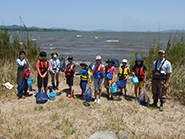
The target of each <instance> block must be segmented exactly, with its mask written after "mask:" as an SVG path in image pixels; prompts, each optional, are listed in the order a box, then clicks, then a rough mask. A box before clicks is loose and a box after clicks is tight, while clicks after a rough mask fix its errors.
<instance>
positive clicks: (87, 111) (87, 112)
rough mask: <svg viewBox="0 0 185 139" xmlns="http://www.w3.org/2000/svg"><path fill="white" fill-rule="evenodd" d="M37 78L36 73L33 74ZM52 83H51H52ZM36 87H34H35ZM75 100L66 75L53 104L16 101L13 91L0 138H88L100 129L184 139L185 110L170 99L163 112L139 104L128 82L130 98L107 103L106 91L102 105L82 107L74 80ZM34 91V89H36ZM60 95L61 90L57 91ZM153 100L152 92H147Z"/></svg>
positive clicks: (0, 121)
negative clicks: (57, 136) (70, 93)
mask: <svg viewBox="0 0 185 139" xmlns="http://www.w3.org/2000/svg"><path fill="white" fill-rule="evenodd" d="M34 75H35V76H36V74H34ZM49 83H50V82H49ZM34 85H35V84H34ZM74 87H75V94H76V95H77V96H76V97H75V98H72V99H69V98H67V97H66V93H64V92H63V91H62V90H63V89H64V88H67V86H66V84H65V80H64V74H61V75H60V91H61V93H62V94H61V95H59V96H57V97H56V99H55V100H54V101H48V102H47V103H45V104H40V105H39V104H36V103H35V97H34V95H33V96H32V97H27V98H23V99H20V100H17V98H16V95H15V94H14V91H16V90H14V91H12V93H11V94H12V96H9V95H8V96H7V97H10V98H11V99H7V98H6V97H4V98H1V100H0V105H1V110H0V136H4V137H6V138H24V139H26V138H29V139H30V138H38V139H43V138H48V139H51V138H54V137H55V135H60V136H62V137H63V138H66V139H73V138H74V139H76V138H79V139H87V138H88V137H89V136H90V135H91V134H93V133H94V132H96V131H98V130H112V129H113V130H115V131H116V133H117V134H118V133H119V131H120V130H121V129H122V130H125V131H131V132H132V133H133V136H130V138H138V139H139V138H159V139H160V138H166V139H168V138H185V124H184V123H185V119H184V117H185V108H184V106H182V105H180V104H179V103H176V102H173V101H171V100H167V103H166V104H165V106H164V108H165V111H164V112H162V113H161V112H159V110H158V109H152V108H147V107H145V106H141V105H139V104H138V103H137V102H136V101H135V100H134V99H133V98H132V97H131V96H134V93H133V85H132V84H131V83H130V80H129V81H128V84H127V88H128V95H130V97H128V98H127V99H125V98H124V97H123V96H119V93H117V94H115V96H114V98H115V101H110V100H107V99H106V98H105V97H104V95H105V93H106V92H105V89H103V93H104V94H103V95H102V98H101V102H100V104H94V103H93V102H90V103H89V104H90V106H89V107H86V106H84V104H83V102H84V101H83V98H80V97H78V94H80V93H81V90H80V87H79V77H75V86H74ZM34 88H35V86H34ZM55 92H56V93H59V91H55ZM147 93H148V94H149V96H150V97H151V93H149V92H147Z"/></svg>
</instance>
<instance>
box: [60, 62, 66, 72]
mask: <svg viewBox="0 0 185 139" xmlns="http://www.w3.org/2000/svg"><path fill="white" fill-rule="evenodd" d="M59 69H60V70H61V71H62V72H64V70H65V69H66V62H65V59H63V60H62V61H61V62H60V67H59Z"/></svg>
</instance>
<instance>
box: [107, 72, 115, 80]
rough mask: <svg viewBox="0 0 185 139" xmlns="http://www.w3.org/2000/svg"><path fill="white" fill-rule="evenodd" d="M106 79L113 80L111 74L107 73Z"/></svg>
mask: <svg viewBox="0 0 185 139" xmlns="http://www.w3.org/2000/svg"><path fill="white" fill-rule="evenodd" d="M105 78H108V79H110V80H111V79H112V78H113V76H112V74H111V72H106V73H105Z"/></svg>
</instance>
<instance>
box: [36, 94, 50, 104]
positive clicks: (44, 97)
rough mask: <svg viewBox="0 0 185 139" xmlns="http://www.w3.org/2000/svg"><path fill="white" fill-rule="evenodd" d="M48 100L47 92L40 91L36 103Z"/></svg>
mask: <svg viewBox="0 0 185 139" xmlns="http://www.w3.org/2000/svg"><path fill="white" fill-rule="evenodd" d="M47 101H48V95H47V94H46V93H45V92H40V93H38V94H37V96H36V103H39V104H43V103H46V102H47Z"/></svg>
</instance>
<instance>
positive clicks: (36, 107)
mask: <svg viewBox="0 0 185 139" xmlns="http://www.w3.org/2000/svg"><path fill="white" fill-rule="evenodd" d="M42 109H43V106H41V105H40V104H39V105H36V106H35V107H34V110H35V111H37V110H38V111H40V110H42Z"/></svg>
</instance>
